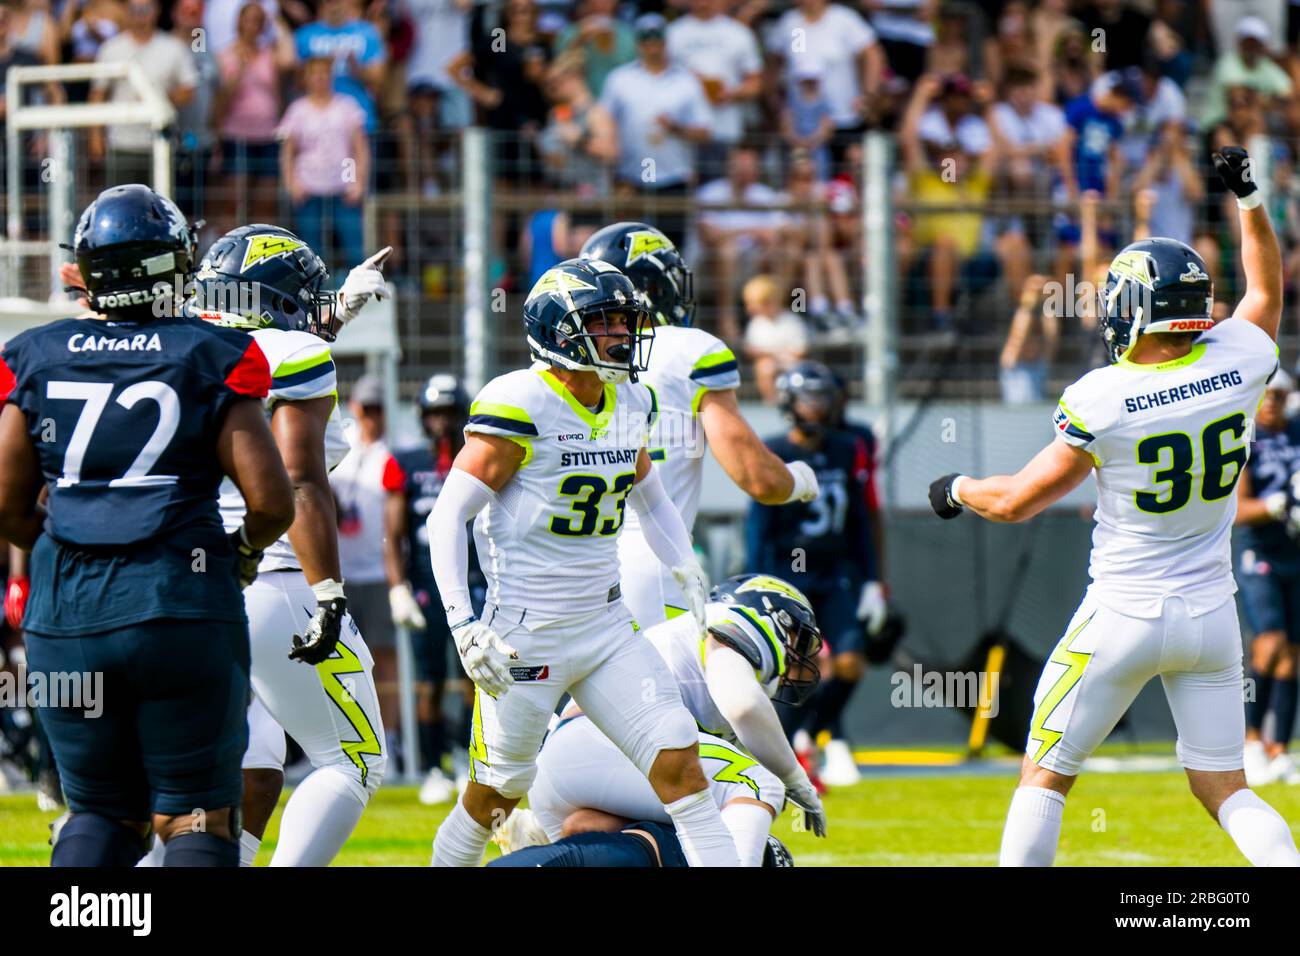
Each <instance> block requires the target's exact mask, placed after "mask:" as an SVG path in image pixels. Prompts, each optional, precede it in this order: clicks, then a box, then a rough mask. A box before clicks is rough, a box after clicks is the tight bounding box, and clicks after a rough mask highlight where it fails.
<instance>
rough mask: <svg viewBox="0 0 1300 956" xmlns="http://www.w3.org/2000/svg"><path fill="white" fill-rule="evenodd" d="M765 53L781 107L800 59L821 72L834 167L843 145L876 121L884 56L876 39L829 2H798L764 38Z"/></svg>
mask: <svg viewBox="0 0 1300 956" xmlns="http://www.w3.org/2000/svg"><path fill="white" fill-rule="evenodd" d="M767 50H768V52H769V53H770V54H771V55H772V57H773V59H774V60H775V61H776V64H777V65H779V70H774V71H773V72H772V73H771V74H769V75H770V76H772V77H773V78H777V77H779V80H780V83H779V84H777V85H778V86H779V87H780V88H770V89H769V96H770V97H771V98H772V100H773V102H778V103H779V102H781V101H783V100H784V99H785V97H786V92H787V91H789V90H790V89H791V88H792V87H793V84H794V74H793V71H792V68H793V67H794V65H795V64H796V63H798V62H799V61H801V60H804V59H813V60H816V61H817V62H818V63H819V64H820V65H821V68H822V89H823V91H824V92H825V94H826V99H827V102H828V103H829V104H830V106H831V115H832V119H833V120H834V121H835V128H836V130H837V136H836V137H835V140H834V142H833V144H832V146H833V151H834V152H835V158H836V160H837V161H838V160H839V159H840V156H841V154H842V152H843V149H844V147H845V145H846V143H847V142H848V141H850V140H852V139H854V138H856V133H857V132H859V131H861V130H862V129H863V128H864V126H865V124H866V123H867V122H868V121H871V120H873V119H874V118H875V111H876V109H877V108H878V106H879V93H880V90H881V83H882V81H883V77H884V71H885V54H884V51H883V49H882V48H881V46H880V44H879V43H878V42H877V40H876V33H875V31H874V30H872V29H871V27H870V26H869V25H868V24H867V21H866V20H864V19H862V17H861V15H859V14H858V13H856V12H855V11H854V10H852V9H850V8H849V7H845V6H841V5H840V4H838V3H829V2H828V0H798V6H797V7H795V8H794V9H791V10H787V11H786V12H785V13H784V14H782V15H781V18H780V19H779V20H777V21H776V23H775V24H774V25H773V26H772V28H771V30H769V31H768V34H767Z"/></svg>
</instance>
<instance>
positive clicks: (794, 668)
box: [764, 598, 822, 707]
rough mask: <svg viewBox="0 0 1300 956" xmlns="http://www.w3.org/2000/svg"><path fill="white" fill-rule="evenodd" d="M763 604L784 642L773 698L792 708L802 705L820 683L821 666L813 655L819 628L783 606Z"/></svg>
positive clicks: (819, 640) (819, 643)
mask: <svg viewBox="0 0 1300 956" xmlns="http://www.w3.org/2000/svg"><path fill="white" fill-rule="evenodd" d="M764 603H765V604H767V606H768V608H769V610H768V618H769V619H770V620H771V621H772V623H774V624H775V625H776V626H777V630H778V631H779V633H780V635H781V638H782V640H783V641H784V643H785V669H784V670H783V671H782V672H781V676H780V678H779V680H778V682H777V687H776V692H775V693H773V694H771V695H770V696H771V697H772V699H773V700H775V701H779V702H781V703H783V704H789V705H791V706H792V707H798V706H800V705H802V704H803V703H804V702H805V701H806V700H808V698H809V697H811V696H812V692H813V691H814V690H816V689H817V685H818V684H819V683H820V682H821V666H820V665H819V664H818V662H817V655H818V654H819V653H820V652H821V649H822V635H821V631H819V630H818V629H817V626H816V625H815V624H812V623H810V622H809V621H805V620H800V619H799V618H796V617H795V616H794V615H793V614H791V613H790V612H789V611H787V610H785V609H784V608H776V607H773V606H772V604H771V602H770V601H769V600H767V599H766V598H765V599H764Z"/></svg>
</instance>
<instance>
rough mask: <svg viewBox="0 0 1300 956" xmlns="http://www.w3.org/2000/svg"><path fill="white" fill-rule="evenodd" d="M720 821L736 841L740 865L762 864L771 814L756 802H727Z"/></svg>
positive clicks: (770, 828)
mask: <svg viewBox="0 0 1300 956" xmlns="http://www.w3.org/2000/svg"><path fill="white" fill-rule="evenodd" d="M722 823H723V825H724V826H726V828H727V832H729V833H730V834H731V838H732V839H733V840H734V841H736V851H737V853H739V854H740V865H741V866H762V865H763V851H764V850H766V849H767V835H768V833H770V832H771V830H772V814H771V813H770V812H769V811H768V809H767V807H760V806H759V805H758V804H756V803H729V804H727V805H726V806H725V807H723V808H722Z"/></svg>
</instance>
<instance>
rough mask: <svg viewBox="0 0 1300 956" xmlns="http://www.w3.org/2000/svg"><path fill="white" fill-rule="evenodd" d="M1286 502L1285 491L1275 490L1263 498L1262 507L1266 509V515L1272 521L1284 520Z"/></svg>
mask: <svg viewBox="0 0 1300 956" xmlns="http://www.w3.org/2000/svg"><path fill="white" fill-rule="evenodd" d="M1287 503H1288V499H1287V493H1286V492H1285V491H1275V492H1273V493H1272V494H1271V495H1269V496H1268V497H1267V498H1265V499H1264V508H1265V510H1267V511H1268V516H1269V517H1270V518H1272V519H1273V520H1274V521H1285V520H1286V506H1287Z"/></svg>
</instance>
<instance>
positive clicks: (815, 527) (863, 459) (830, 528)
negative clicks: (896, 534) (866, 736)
mask: <svg viewBox="0 0 1300 956" xmlns="http://www.w3.org/2000/svg"><path fill="white" fill-rule="evenodd" d="M777 394H778V401H779V404H780V406H781V409H782V411H783V412H784V413H785V416H786V419H787V421H789V423H790V429H789V431H788V432H787V433H786V434H785V435H781V436H777V437H775V438H772V439H770V440H769V445H770V447H771V448H772V450H773V451H774V452H775V453H776V454H777V455H778V456H779V457H781V458H782V459H784V460H786V461H789V460H791V459H794V458H800V457H806V458H807V460H808V462H809V464H810V465H811V467H812V469H813V472H814V473H815V474H816V475H817V483H818V485H819V486H820V488H821V495H820V497H818V498H817V499H816V500H815V501H811V502H809V503H807V504H803V505H799V506H797V507H793V508H771V507H767V506H765V505H762V504H755V505H753V506H752V507H751V508H750V513H749V523H748V526H747V529H746V531H747V535H748V542H749V547H748V552H749V566H750V567H751V568H753V569H755V570H758V571H765V572H768V573H771V574H780V575H782V576H789V577H790V579H791V581H793V582H794V583H795V584H796V585H797V586H798V588H799V590H800V591H802V592H803V593H804V594H806V595H807V596H808V599H809V600H810V601H812V606H813V607H815V608H816V609H817V618H818V620H819V621H820V622H821V628H822V633H823V634H824V635H825V637H826V641H827V643H828V644H829V645H830V654H831V659H830V666H831V673H830V679H829V680H828V681H826V682H825V683H824V684H822V685H821V686H820V687H819V688H818V689H817V693H816V694H815V695H813V696H812V697H811V698H810V699H809V701H808V706H807V708H806V709H805V710H804V711H802V712H798V713H790V712H787V714H788V721H789V722H792V723H793V727H792V729H793V730H794V731H795V736H796V737H797V738H798V740H797V744H798V748H797V749H799V750H800V751H802V752H804V753H805V754H809V755H810V752H811V750H812V741H814V740H815V739H816V738H817V737H818V736H819V734H820V733H821V732H823V731H826V732H829V733H830V737H831V740H830V742H829V743H828V744H827V745H826V749H825V763H824V767H823V769H822V773H821V779H822V780H824V781H825V782H826V783H828V784H830V785H832V786H848V785H850V784H853V783H856V782H857V781H858V768H857V764H856V763H855V762H854V760H853V754H852V752H851V751H850V749H849V745H848V744H847V743H846V742H845V740H844V735H843V731H842V730H841V726H840V723H841V722H840V717H841V715H842V714H843V712H844V708H845V706H846V705H847V704H848V701H849V698H850V697H851V696H852V695H853V691H854V688H856V687H857V685H858V681H860V680H861V679H862V675H863V673H865V671H866V666H867V664H866V653H865V650H866V641H867V638H868V637H869V636H870V635H872V634H875V633H878V632H879V631H880V629H881V627H882V626H883V625H884V623H885V612H886V608H885V592H884V586H883V585H882V584H881V582H880V566H879V561H878V559H877V555H876V547H875V545H876V540H877V538H876V535H875V532H876V527H875V524H876V522H875V518H876V514H875V513H874V512H872V511H871V510H870V502H871V493H870V482H871V467H872V462H871V457H870V453H869V451H868V449H867V446H866V444H865V443H864V442H863V440H862V439H861V438H860V437H859V436H858V435H857V434H855V433H853V432H849V431H844V430H841V429H838V428H835V427H834V426H833V425H832V422H833V420H834V418H835V417H836V416H837V415H838V414H839V412H838V411H837V407H838V406H840V405H842V404H843V398H842V396H841V394H840V387H839V383H838V381H837V380H836V378H835V376H834V374H833V373H832V372H831V370H830V369H828V368H827V367H826V366H825V365H822V364H821V363H820V362H799V363H798V364H796V365H795V366H793V367H792V368H790V369H788V370H787V371H786V372H784V373H782V375H781V376H780V378H779V379H778V380H777ZM805 759H809V760H810V759H811V758H810V756H808V757H806V758H805Z"/></svg>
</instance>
